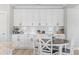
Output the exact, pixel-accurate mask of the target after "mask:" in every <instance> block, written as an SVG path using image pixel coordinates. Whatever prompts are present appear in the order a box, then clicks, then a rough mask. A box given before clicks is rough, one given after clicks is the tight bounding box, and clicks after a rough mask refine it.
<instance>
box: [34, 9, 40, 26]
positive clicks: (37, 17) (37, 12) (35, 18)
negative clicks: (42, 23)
mask: <svg viewBox="0 0 79 59" xmlns="http://www.w3.org/2000/svg"><path fill="white" fill-rule="evenodd" d="M32 16H33V17H32V26H38V25H39V20H40V18H39V9H32Z"/></svg>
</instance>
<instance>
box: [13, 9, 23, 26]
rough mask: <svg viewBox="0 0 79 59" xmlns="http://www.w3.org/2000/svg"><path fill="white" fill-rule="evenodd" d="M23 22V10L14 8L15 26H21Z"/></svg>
mask: <svg viewBox="0 0 79 59" xmlns="http://www.w3.org/2000/svg"><path fill="white" fill-rule="evenodd" d="M22 22H23V10H22V9H14V26H19V25H20V24H22Z"/></svg>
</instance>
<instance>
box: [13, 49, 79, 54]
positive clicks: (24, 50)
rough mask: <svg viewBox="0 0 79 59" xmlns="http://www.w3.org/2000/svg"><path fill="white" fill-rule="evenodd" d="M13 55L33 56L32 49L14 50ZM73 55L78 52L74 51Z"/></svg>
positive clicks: (78, 51)
mask: <svg viewBox="0 0 79 59" xmlns="http://www.w3.org/2000/svg"><path fill="white" fill-rule="evenodd" d="M13 55H33V49H15V50H14V53H13ZM74 55H79V50H74Z"/></svg>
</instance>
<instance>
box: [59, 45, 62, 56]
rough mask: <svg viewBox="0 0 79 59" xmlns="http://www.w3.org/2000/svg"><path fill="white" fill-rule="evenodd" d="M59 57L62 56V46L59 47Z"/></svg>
mask: <svg viewBox="0 0 79 59" xmlns="http://www.w3.org/2000/svg"><path fill="white" fill-rule="evenodd" d="M59 55H62V45H61V46H59Z"/></svg>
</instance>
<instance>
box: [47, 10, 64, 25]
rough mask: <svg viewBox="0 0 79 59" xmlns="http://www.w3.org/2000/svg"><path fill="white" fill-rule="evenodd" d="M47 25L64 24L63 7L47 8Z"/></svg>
mask: <svg viewBox="0 0 79 59" xmlns="http://www.w3.org/2000/svg"><path fill="white" fill-rule="evenodd" d="M46 11H47V25H48V26H56V25H57V23H59V25H63V20H64V19H63V9H47V10H46Z"/></svg>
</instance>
